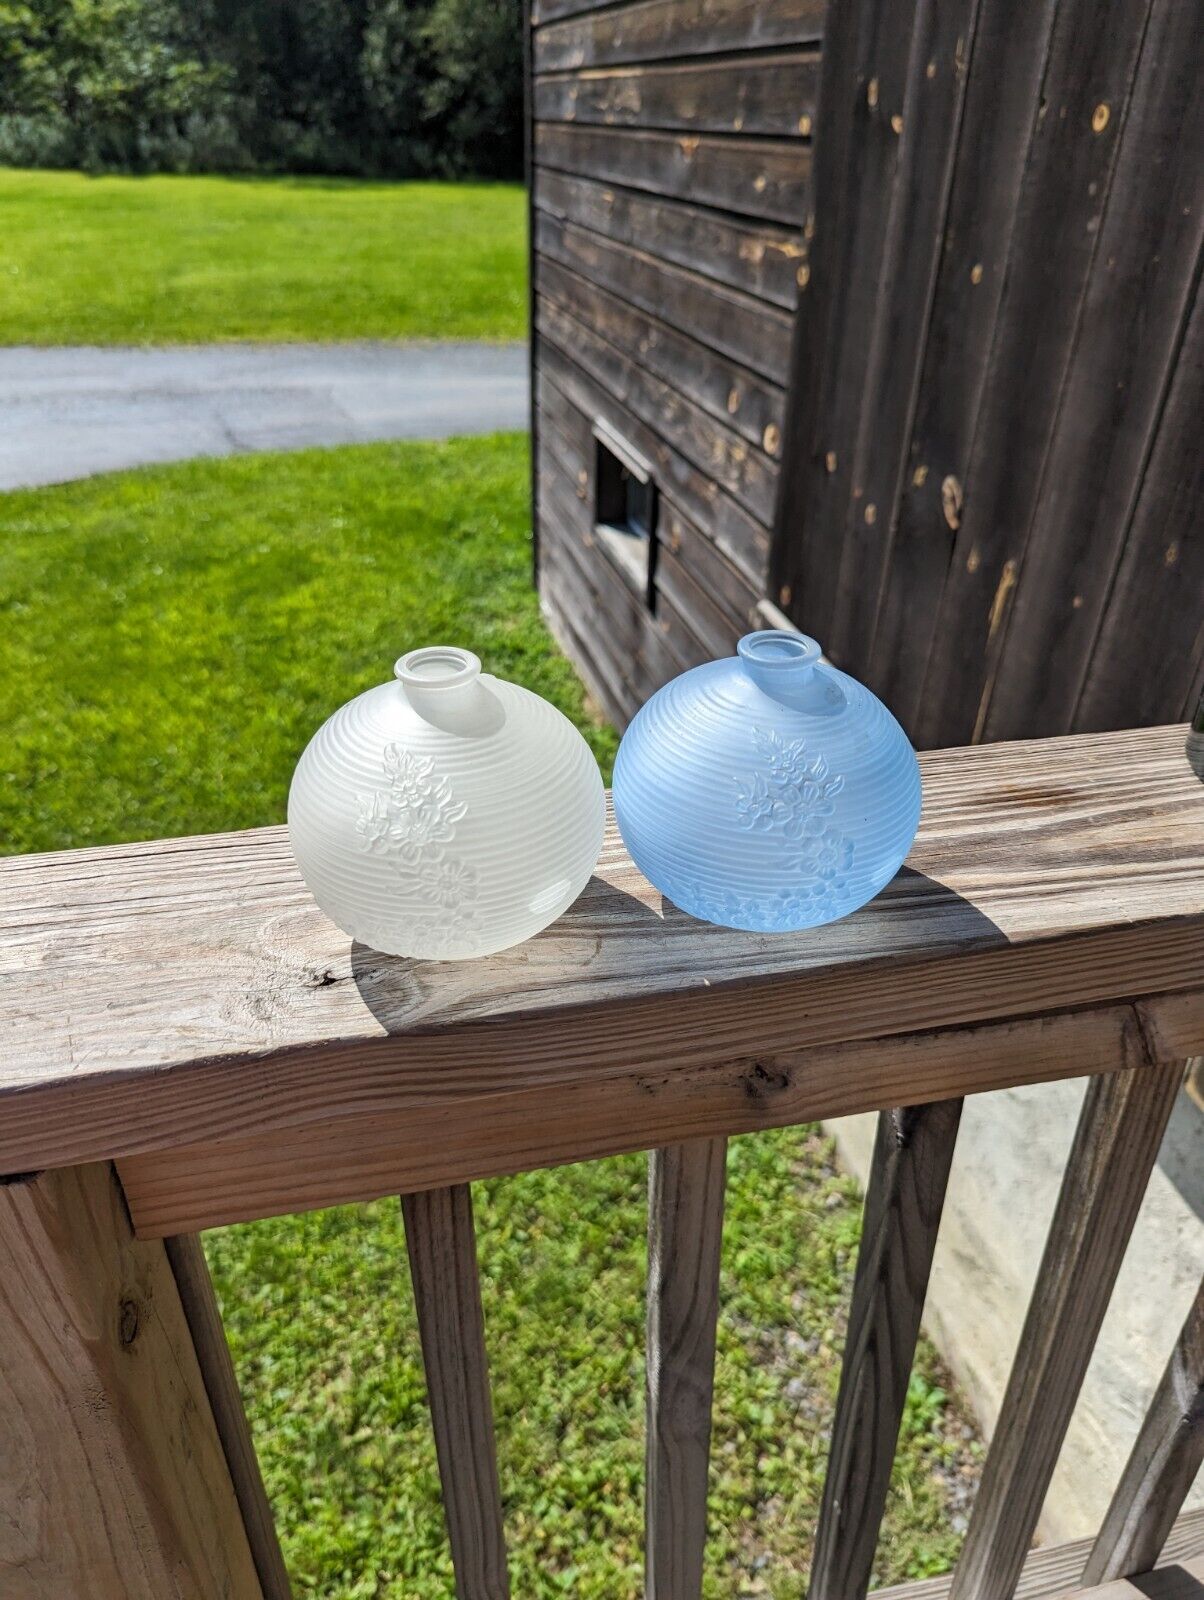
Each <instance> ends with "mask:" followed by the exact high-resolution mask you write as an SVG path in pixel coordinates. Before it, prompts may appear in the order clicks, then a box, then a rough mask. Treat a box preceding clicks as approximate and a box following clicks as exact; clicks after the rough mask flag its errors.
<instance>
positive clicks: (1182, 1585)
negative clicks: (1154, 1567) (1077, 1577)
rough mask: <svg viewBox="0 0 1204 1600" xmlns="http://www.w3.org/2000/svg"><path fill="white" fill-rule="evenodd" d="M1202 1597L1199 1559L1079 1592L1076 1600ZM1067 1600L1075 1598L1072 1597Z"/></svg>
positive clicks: (1203, 1572) (1203, 1566)
mask: <svg viewBox="0 0 1204 1600" xmlns="http://www.w3.org/2000/svg"><path fill="white" fill-rule="evenodd" d="M1202 1593H1204V1557H1199V1558H1197V1559H1195V1560H1191V1559H1189V1560H1187V1561H1184V1562H1176V1563H1175V1564H1174V1566H1169V1567H1163V1568H1162V1569H1161V1571H1159V1572H1151V1573H1146V1574H1145V1575H1144V1576H1142V1577H1139V1578H1134V1580H1133V1581H1132V1582H1129V1580H1128V1579H1126V1578H1121V1579H1120V1580H1118V1581H1117V1582H1115V1583H1104V1584H1100V1585H1098V1586H1096V1587H1094V1588H1090V1589H1080V1590H1079V1591H1078V1594H1077V1600H1200V1595H1201V1594H1202ZM1070 1600H1076V1597H1075V1596H1073V1595H1072V1596H1071V1597H1070Z"/></svg>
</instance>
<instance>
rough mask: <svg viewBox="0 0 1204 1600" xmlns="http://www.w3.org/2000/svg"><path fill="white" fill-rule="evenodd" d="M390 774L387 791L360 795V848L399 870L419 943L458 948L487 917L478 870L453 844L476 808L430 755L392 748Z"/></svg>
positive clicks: (410, 927) (403, 902)
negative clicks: (479, 901)
mask: <svg viewBox="0 0 1204 1600" xmlns="http://www.w3.org/2000/svg"><path fill="white" fill-rule="evenodd" d="M384 776H385V778H386V780H387V784H388V787H387V788H384V789H377V790H375V791H373V792H372V793H371V794H361V795H360V796H359V797H358V798H359V816H358V817H357V819H356V824H355V826H356V832H357V833H358V835H359V839H360V845H361V847H362V848H363V849H364V850H365V851H367V852H369V853H370V854H372V855H375V856H379V857H380V858H381V861H382V864H384V865H385V866H387V867H388V868H389V869H390V870H391V871H392V872H393V873H394V874H395V876H396V879H397V884H398V888H399V890H400V896H399V898H400V905H399V907H398V909H399V910H402V911H403V912H404V915H405V918H406V927H407V935H408V936H409V937H410V938H412V939H413V942H414V944H415V945H416V946H421V948H422V949H423V950H424V951H429V952H436V951H438V950H439V949H451V948H453V947H454V946H455V944H456V943H457V941H458V940H460V939H461V938H462V937H463V936H464V934H466V933H468V932H471V931H472V930H473V929H475V928H476V926H477V924H478V921H479V918H478V915H477V912H476V910H475V908H474V902H475V900H476V898H477V895H478V892H479V887H480V886H479V876H478V873H477V870H476V868H475V867H473V866H471V865H470V864H469V863H468V862H466V861H462V860H460V859H459V858H458V857H457V856H456V855H455V854H454V853H453V852H451V851H449V850H448V849H447V846H448V845H450V844H452V843H453V841H454V839H455V835H456V825H457V823H459V822H461V821H462V820H463V818H464V816H465V815H466V814H467V810H468V807H467V805H466V804H465V802H464V801H463V800H458V799H457V798H456V795H455V792H454V790H453V788H452V784H451V780H450V779H449V778H448V777H447V776H446V774H443V773H436V772H435V763H434V761H433V759H432V758H431V757H429V756H420V755H416V754H415V753H414V752H413V751H411V750H403V749H402V748H400V746H398V745H396V744H391V745H388V746H386V748H385V752H384ZM362 937H364V938H365V939H367V932H365V934H364V935H362ZM368 942H371V941H368ZM386 942H388V941H387V940H386Z"/></svg>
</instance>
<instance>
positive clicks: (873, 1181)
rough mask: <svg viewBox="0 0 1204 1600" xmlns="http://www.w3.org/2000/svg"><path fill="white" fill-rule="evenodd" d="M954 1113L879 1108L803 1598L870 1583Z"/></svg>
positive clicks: (948, 1107) (844, 1595)
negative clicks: (825, 1469)
mask: <svg viewBox="0 0 1204 1600" xmlns="http://www.w3.org/2000/svg"><path fill="white" fill-rule="evenodd" d="M961 1114H962V1102H961V1101H960V1100H939V1101H935V1102H933V1103H932V1104H931V1105H920V1106H909V1107H905V1108H903V1109H902V1110H898V1111H884V1112H883V1113H882V1114H881V1116H880V1117H879V1119H878V1136H877V1142H876V1144H875V1147H874V1160H873V1167H872V1169H871V1172H870V1181H869V1187H868V1190H867V1192H866V1197H865V1217H864V1221H863V1225H862V1235H861V1249H860V1252H859V1254H858V1257H857V1275H856V1278H855V1280H854V1283H853V1300H852V1306H851V1308H850V1312H849V1331H848V1337H847V1339H846V1341H845V1349H844V1362H843V1366H842V1369H841V1374H840V1392H839V1395H838V1397H837V1401H836V1417H835V1421H834V1423H833V1426H832V1448H831V1452H830V1454H829V1457H828V1474H827V1478H826V1480H825V1482H824V1497H823V1505H822V1507H821V1509H820V1516H819V1527H818V1530H817V1532H816V1538H815V1557H814V1560H813V1562H812V1567H811V1583H810V1587H809V1589H808V1591H807V1593H808V1596H809V1600H862V1597H863V1596H864V1595H865V1594H866V1592H867V1591H868V1589H869V1585H870V1575H871V1572H872V1569H873V1563H874V1552H875V1550H876V1548H877V1544H878V1530H879V1528H880V1526H881V1523H882V1513H883V1511H884V1510H885V1507H886V1493H887V1489H888V1487H889V1485H890V1475H891V1467H892V1465H893V1463H894V1456H895V1445H896V1443H897V1441H898V1437H899V1424H900V1422H901V1421H902V1417H903V1405H904V1402H905V1400H906V1399H907V1384H908V1380H909V1378H910V1376H911V1366H912V1360H913V1358H914V1356H915V1347H916V1339H917V1337H918V1336H919V1332H920V1314H921V1312H922V1311H923V1309H924V1296H925V1294H926V1293H927V1290H928V1275H929V1272H930V1271H931V1269H932V1255H933V1251H934V1250H935V1248H936V1237H937V1229H938V1228H939V1226H940V1220H941V1210H942V1208H943V1206H944V1203H945V1189H946V1186H947V1184H948V1181H949V1168H950V1165H951V1163H952V1160H953V1149H954V1146H955V1144H956V1142H957V1129H958V1124H959V1123H960V1121H961Z"/></svg>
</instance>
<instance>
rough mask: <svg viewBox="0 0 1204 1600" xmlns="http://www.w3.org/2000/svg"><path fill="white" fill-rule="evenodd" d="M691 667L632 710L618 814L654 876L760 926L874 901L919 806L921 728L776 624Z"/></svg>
mask: <svg viewBox="0 0 1204 1600" xmlns="http://www.w3.org/2000/svg"><path fill="white" fill-rule="evenodd" d="M738 649H739V654H738V655H736V656H732V657H728V658H727V659H726V660H723V661H711V662H708V663H707V664H706V665H705V666H701V667H695V668H694V669H693V670H692V671H690V672H686V673H683V674H682V676H681V677H680V678H675V679H674V680H673V681H672V682H671V683H667V684H666V685H665V687H664V688H663V689H660V690H659V691H658V692H657V693H656V694H654V695H653V696H652V698H651V699H650V700H649V701H648V702H647V704H646V705H645V706H643V708H642V709H641V710H640V711H639V712H638V714H637V715H636V717H635V718H634V720H633V721H632V723H631V725H630V727H629V728H628V729H627V732H626V733H625V734H624V736H623V741H622V743H621V745H620V746H619V754H618V759H617V761H616V763H615V774H614V806H615V818H616V820H617V822H618V825H619V831H620V832H621V833H622V835H623V840H624V843H625V844H626V846H627V848H628V850H629V851H630V853H631V856H632V859H633V860H634V861H635V863H636V865H637V866H638V867H639V869H640V871H641V872H643V874H644V875H645V877H646V878H647V879H648V880H649V882H651V883H652V884H653V885H654V886H655V887H656V888H657V889H659V890H660V891H661V893H662V894H663V895H665V896H666V897H667V898H668V899H669V900H671V901H673V903H674V904H675V905H677V906H680V907H681V909H682V910H683V911H688V912H689V913H690V915H691V916H695V917H701V918H702V919H703V920H704V921H707V922H716V923H719V924H721V925H722V926H724V927H729V928H744V929H747V930H749V931H750V932H758V933H785V932H790V931H793V930H797V929H799V928H813V927H816V926H818V925H819V924H820V923H824V922H832V921H834V920H835V919H836V918H837V917H843V916H847V915H848V913H849V912H850V911H856V909H857V908H858V906H862V905H864V904H865V902H866V901H867V900H871V899H872V898H873V897H874V895H876V894H877V893H878V891H879V890H880V889H881V888H883V887H884V886H885V885H886V884H887V883H889V881H890V880H891V878H892V877H893V876H894V875H895V873H896V872H897V871H898V869H899V867H900V866H901V864H902V862H903V858H904V856H905V855H906V854H907V852H908V850H909V849H910V847H911V842H912V840H913V839H914V838H915V833H916V828H917V826H918V825H919V820H920V769H919V764H918V762H917V761H916V757H915V752H914V750H913V749H912V748H911V745H910V743H909V742H908V739H907V735H906V734H905V733H904V732H903V729H902V728H901V727H900V726H899V724H898V723H897V722H896V721H895V719H894V717H892V716H891V714H890V712H889V711H888V710H887V709H886V707H885V706H884V705H883V704H882V702H881V701H880V700H879V699H878V698H877V697H876V696H875V695H873V694H871V693H870V691H869V690H868V689H866V688H865V687H864V686H863V685H862V684H859V683H857V682H856V681H855V680H854V679H853V678H850V677H848V676H847V675H846V674H845V673H843V672H838V671H837V670H836V668H835V667H832V666H829V665H828V663H827V662H825V661H823V660H822V658H821V652H820V648H819V646H818V645H817V644H816V643H815V641H814V640H813V639H807V638H804V637H803V636H801V635H799V634H793V633H784V632H776V631H766V632H761V633H751V634H748V635H747V636H746V637H745V638H743V639H741V641H740V644H739V647H738Z"/></svg>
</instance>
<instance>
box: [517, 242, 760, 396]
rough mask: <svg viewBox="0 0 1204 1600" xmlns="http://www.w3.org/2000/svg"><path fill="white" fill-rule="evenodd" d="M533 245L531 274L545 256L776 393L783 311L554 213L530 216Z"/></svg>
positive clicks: (539, 267) (538, 268)
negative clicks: (534, 260)
mask: <svg viewBox="0 0 1204 1600" xmlns="http://www.w3.org/2000/svg"><path fill="white" fill-rule="evenodd" d="M535 243H536V249H537V266H536V271H537V274H538V273H539V272H540V271H542V269H543V267H544V265H545V262H546V260H547V259H548V258H551V259H552V260H553V261H555V262H557V263H559V265H560V266H561V267H563V268H565V269H567V270H569V271H571V272H573V273H575V274H576V275H577V277H578V278H581V279H585V280H586V281H587V282H588V283H590V284H596V285H598V286H599V287H600V288H602V289H606V290H608V291H609V292H610V293H611V294H614V295H617V296H618V297H619V298H621V299H622V300H625V301H627V302H628V303H629V304H631V305H634V306H638V307H640V308H641V309H642V310H643V311H646V312H647V313H648V314H649V315H650V316H653V317H656V318H657V319H658V320H659V321H660V322H661V323H662V324H663V323H669V324H671V325H672V326H674V327H675V328H677V330H678V331H679V332H680V333H681V334H683V335H688V336H689V337H691V338H693V339H694V340H696V341H697V342H698V343H700V344H702V345H704V346H708V347H710V348H711V349H713V350H715V351H718V352H721V353H722V354H724V355H728V356H730V357H731V358H732V359H733V360H734V361H738V362H740V363H741V364H742V365H743V366H744V367H746V368H748V369H749V371H750V373H751V374H753V375H755V376H759V377H761V378H762V379H768V380H770V381H771V382H772V383H773V384H774V385H775V387H776V388H778V389H779V390H780V388H781V385H782V382H783V381H784V379H785V376H786V355H787V351H788V349H789V345H790V318H789V317H788V316H787V315H786V313H785V312H784V311H779V310H778V309H777V307H775V306H767V305H765V304H764V303H763V302H762V301H759V300H754V299H752V298H751V297H750V296H748V295H745V294H742V293H741V292H740V291H739V290H736V289H725V288H721V287H720V286H719V285H718V284H714V283H711V282H710V281H709V280H707V279H706V278H702V277H700V276H699V275H698V274H697V273H695V272H690V271H688V270H686V269H684V268H681V267H676V266H673V265H671V264H669V263H667V262H663V261H660V260H658V259H657V258H656V257H655V256H653V255H649V254H648V253H647V252H646V251H644V250H638V249H634V248H632V247H630V246H628V245H621V244H614V243H612V242H611V241H610V240H608V239H605V238H603V237H602V236H601V235H600V234H596V233H590V232H588V231H586V230H585V229H583V228H578V227H577V226H576V225H575V224H573V223H565V222H562V221H561V220H560V219H559V218H558V217H551V216H547V215H545V214H539V215H537V217H536V222H535ZM537 283H538V277H537ZM569 309H570V310H572V309H573V307H572V306H571V305H570V307H569ZM779 406H780V402H779ZM778 420H780V419H778Z"/></svg>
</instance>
